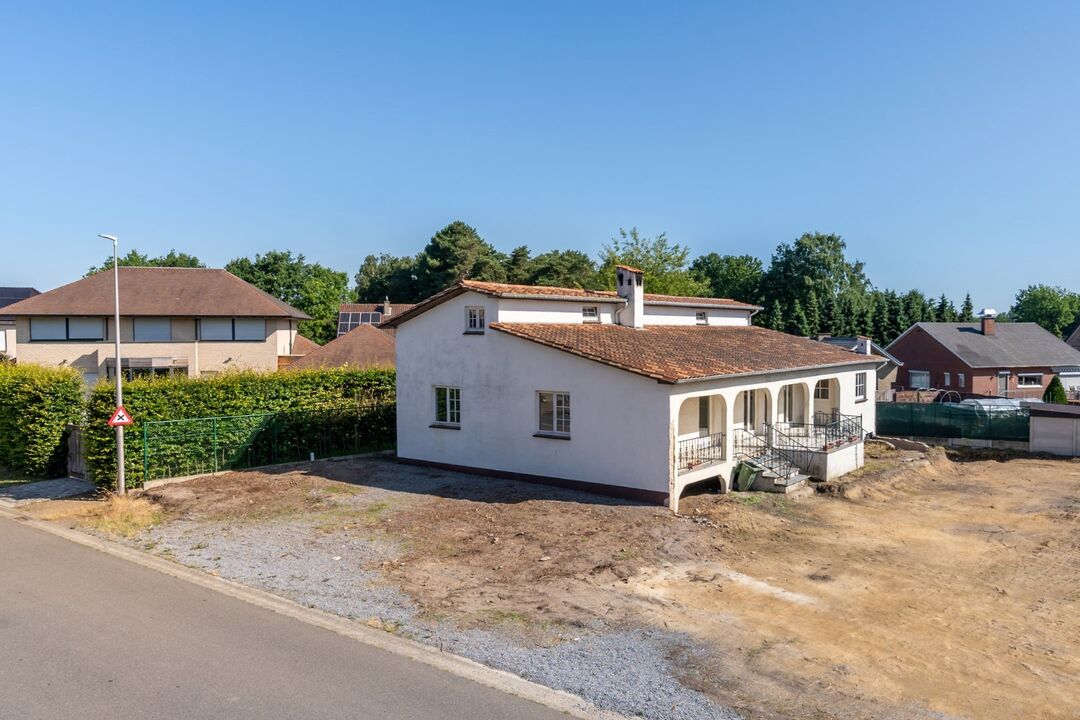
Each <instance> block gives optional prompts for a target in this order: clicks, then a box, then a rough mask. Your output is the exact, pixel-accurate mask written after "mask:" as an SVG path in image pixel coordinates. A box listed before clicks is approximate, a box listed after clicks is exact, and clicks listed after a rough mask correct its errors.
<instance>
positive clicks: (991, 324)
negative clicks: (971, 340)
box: [979, 308, 997, 337]
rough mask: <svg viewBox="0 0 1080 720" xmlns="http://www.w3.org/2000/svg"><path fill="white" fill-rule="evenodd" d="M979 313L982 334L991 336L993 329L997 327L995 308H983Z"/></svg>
mask: <svg viewBox="0 0 1080 720" xmlns="http://www.w3.org/2000/svg"><path fill="white" fill-rule="evenodd" d="M979 315H980V316H981V317H982V334H983V335H986V336H987V337H992V336H993V335H994V331H995V330H996V329H997V328H996V325H997V320H996V318H997V310H995V309H993V308H984V309H983V311H982V312H981V313H979Z"/></svg>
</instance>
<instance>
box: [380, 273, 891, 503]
mask: <svg viewBox="0 0 1080 720" xmlns="http://www.w3.org/2000/svg"><path fill="white" fill-rule="evenodd" d="M617 283H618V290H617V291H616V292H603V291H590V290H581V289H575V288H553V287H537V286H524V285H508V284H502V283H490V282H479V281H472V280H465V281H462V282H461V283H459V284H457V285H454V286H453V287H451V288H448V289H447V290H444V291H443V292H440V293H438V294H437V295H434V296H432V297H431V298H428V299H427V300H425V301H424V302H421V303H419V304H418V305H416V306H415V307H413V308H410V309H409V310H408V311H407V312H404V313H401V314H400V315H397V316H395V317H393V318H392V319H390V320H389V321H387V322H384V323H383V325H384V326H389V327H393V328H395V329H396V333H397V402H398V411H397V435H398V456H399V458H401V459H402V460H404V461H407V462H418V463H423V464H431V465H436V466H441V467H448V468H453V469H459V470H467V471H470V472H481V473H488V474H497V475H501V476H508V477H515V478H519V479H524V480H532V481H539V482H546V483H554V484H560V485H569V486H574V487H580V488H582V489H587V490H592V491H596V492H604V493H608V494H616V495H626V496H631V497H636V498H638V499H644V500H648V501H653V502H661V503H668V504H669V505H670V506H671V507H672V509H674V510H676V511H677V509H678V500H679V497H680V496H681V495H682V493H683V491H684V490H685V488H686V487H687V486H689V485H691V484H693V483H697V482H701V481H705V480H714V479H717V478H719V479H720V480H721V482H722V486H723V488H724V489H725V491H726V490H730V489H731V488H732V487H733V483H734V480H735V478H734V477H733V476H734V473H735V471H736V469H737V466H739V464H740V462H741V461H742V460H746V459H754V460H755V461H756V462H757V463H758V467H759V468H764V472H763V473H762V475H761V476H759V477H758V478H757V481H756V484H755V486H754V487H755V488H757V489H765V490H777V491H786V490H788V489H790V488H791V487H793V486H796V485H798V484H801V483H803V482H805V480H806V478H807V477H808V476H809V477H816V478H820V479H828V478H833V477H836V476H838V475H841V474H843V473H845V472H849V471H850V470H854V469H855V468H857V467H860V466H861V465H862V464H863V439H864V437H865V435H866V434H868V433H871V432H873V430H874V397H873V388H874V385H873V378H874V373H875V370H876V368H877V366H878V365H879V364H880V363H881V362H882V359H881V358H878V357H876V356H874V355H859V354H854V353H851V352H849V351H847V350H844V349H840V348H835V347H832V346H830V345H827V344H824V343H819V342H816V341H814V340H810V339H807V338H798V337H794V336H791V335H786V334H784V333H778V332H775V331H772V330H767V329H764V328H761V327H755V326H753V325H751V322H750V320H751V317H752V316H753V315H754V313H755V312H757V311H758V310H760V308H758V307H756V306H754V305H748V304H745V303H740V302H735V301H731V300H722V299H714V298H690V297H673V296H666V295H654V294H648V293H646V292H645V278H644V277H643V273H642V272H641V271H639V270H636V269H634V268H630V267H625V266H621V267H619V268H618V269H617ZM744 480H745V478H744Z"/></svg>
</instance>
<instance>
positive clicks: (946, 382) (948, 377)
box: [942, 372, 952, 387]
mask: <svg viewBox="0 0 1080 720" xmlns="http://www.w3.org/2000/svg"><path fill="white" fill-rule="evenodd" d="M942 385H943V386H944V387H952V373H949V372H947V373H945V375H944V376H943V378H942Z"/></svg>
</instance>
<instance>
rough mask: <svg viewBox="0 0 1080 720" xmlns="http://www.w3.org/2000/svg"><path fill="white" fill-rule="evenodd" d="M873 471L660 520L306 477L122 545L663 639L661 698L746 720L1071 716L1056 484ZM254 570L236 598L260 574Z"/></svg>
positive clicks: (977, 471)
mask: <svg viewBox="0 0 1080 720" xmlns="http://www.w3.org/2000/svg"><path fill="white" fill-rule="evenodd" d="M874 455H876V457H873V458H872V459H871V460H870V462H868V466H867V468H866V469H865V470H864V471H863V472H861V473H859V474H857V475H856V476H855V477H852V478H849V479H848V480H847V481H846V482H844V483H842V484H836V485H832V486H830V487H829V488H827V489H828V490H829V491H830V492H829V493H823V494H819V495H817V496H815V497H810V498H805V499H802V500H797V501H796V500H791V499H787V498H784V497H780V496H772V495H764V494H743V493H734V494H730V495H725V496H720V495H713V494H707V495H700V496H696V497H692V498H688V499H686V500H684V503H683V508H684V515H683V516H682V517H676V516H673V515H672V514H671V513H670V512H668V511H667V510H666V509H664V508H657V507H649V506H641V505H633V504H623V503H619V502H617V501H608V500H605V499H603V498H597V497H595V496H588V495H582V494H578V493H572V492H568V491H562V490H554V489H550V488H544V487H539V486H533V485H527V484H521V483H514V482H509V481H499V480H492V479H487V478H478V477H475V476H467V475H458V474H454V473H444V472H440V471H433V470H428V469H421V468H414V467H409V466H404V465H398V464H396V463H393V462H392V461H389V460H382V459H358V460H351V461H344V462H323V463H314V464H312V465H308V466H302V467H296V468H292V469H288V468H286V469H282V470H279V471H276V472H247V473H230V474H225V475H219V476H216V477H206V478H200V479H196V480H193V481H189V482H186V483H180V484H175V485H167V486H163V487H160V488H157V489H154V490H151V491H148V492H147V493H145V494H144V497H145V498H148V499H150V500H152V501H153V502H154V503H155V504H156V505H157V506H159V507H160V510H161V512H162V513H163V516H162V515H161V514H158V515H154V518H155V519H154V522H155V523H158V524H157V525H155V526H154V527H153V528H151V529H149V530H146V531H145V532H144V534H143V535H142V536H140V539H139V540H138V542H140V543H145V546H146V547H148V548H150V547H153V546H155V545H158V544H161V545H162V546H167V548H166V549H167V551H169V552H173V553H176V552H178V550H177V548H178V547H179V545H180V541H179V540H177V538H179V537H181V534H180V533H179V532H177V531H175V528H183V533H182V537H184V538H187V540H186V542H187V543H188V544H189V545H190V544H191V542H192V540H191V539H192V538H197V537H203V536H205V537H207V538H208V541H207V542H200V543H198V544H196V545H194V546H192V547H193V548H194V549H193V550H192V552H193V553H194V552H196V551H198V548H199V546H200V545H201V546H202V547H207V544H210V545H211V546H212V547H209V548H208V549H207V550H206V551H205V552H204V556H205V557H204V556H200V557H202V560H200V563H201V564H200V566H203V567H208V568H209V569H211V570H213V569H214V568H215V567H218V568H223V569H222V572H223V574H228V573H227V572H226V570H228V569H229V568H228V566H222V565H221V563H222V562H225V561H227V560H228V559H229V558H228V557H226V558H225V560H222V555H223V554H225V555H228V554H230V553H231V554H233V555H236V556H238V557H239V556H243V557H244V558H247V559H244V562H248V563H249V564H251V563H252V561H251V560H250V559H249V556H250V555H251V554H252V553H253V552H257V551H258V548H260V547H263V546H265V547H271V548H277V545H274V544H273V543H269V541H268V540H266V537H265V536H261V539H260V536H256V537H255V539H254V540H253V539H252V536H251V534H250V532H249V531H250V529H251V528H263V527H271V526H272V527H275V528H279V529H280V528H282V527H290V528H293V529H294V530H293V531H292V532H293V534H297V533H298V532H300V531H299V530H295V529H296V528H301V529H302V531H303V533H306V534H305V536H304V537H305V538H306V539H305V540H304V542H305V543H306V545H307V546H308V547H311V546H315V545H317V546H318V547H323V546H324V545H325V547H326V548H327V550H326V552H329V553H334V552H344V551H341V550H335V549H333V548H339V547H346V546H348V547H361V546H362V547H365V548H366V547H376V546H377V548H378V552H369V553H366V554H365V553H360V556H361V557H362V560H361V561H358V564H357V565H356V567H355V570H354V571H353V572H355V573H356V574H357V575H360V574H370V575H371V576H372V577H376V578H377V579H378V583H379V584H380V586H383V585H384V586H386V589H387V591H393V592H395V593H400V594H403V595H404V596H406V597H407V598H408V600H409V602H410V604H411V607H414V608H415V618H416V619H417V620H416V621H417V622H422V623H425V624H427V625H429V626H448V627H453V628H457V629H459V630H461V631H463V632H469V631H477V632H483V633H495V635H496V636H497V637H501V638H504V640H505V642H512V643H515V644H517V645H521V646H525V647H534V648H537V649H551V648H558V647H562V646H563V645H565V644H566V643H568V642H570V641H571V640H577V639H578V638H576V637H573V636H574V635H575V634H578V635H586V634H591V635H593V636H608V637H612V638H619V639H620V640H619V642H620V643H621V642H623V640H622V639H621V638H622V637H623V635H622V634H625V633H628V632H630V633H632V632H638V631H641V630H642V629H646V630H649V631H657V632H663V633H667V632H674V633H677V635H676V637H678V638H680V640H678V641H677V642H670V641H668V642H666V644H665V645H664V648H665V650H664V652H666V654H667V656H666V658H664V659H665V660H666V662H667V666H668V667H669V668H670V669H671V672H672V673H673V674H674V675H675V676H676V678H677V680H678V682H679V683H681V685H682V686H683V687H684V688H689V689H692V690H695V691H698V692H699V693H701V694H702V695H703V696H705V697H707V698H709V699H711V700H712V701H714V702H715V703H717V704H718V705H719V706H722V707H727V708H734V709H736V710H737V711H738V712H739V713H740V714H742V715H743V716H744V717H748V718H898V719H903V718H924V717H940V718H1006V717H1023V718H1076V717H1078V716H1080V463H1076V462H1067V461H1057V460H1043V459H1007V460H1005V461H999V460H995V459H973V458H971V457H963V458H960V457H957V458H953V459H950V458H948V457H946V456H945V455H944V454H943V453H942V452H941V451H934V452H932V453H931V455H930V457H929V458H921V459H919V458H916V457H914V456H913V455H911V454H903V455H901V454H896V453H889V452H877V453H874ZM42 511H43V512H44V511H46V510H45V509H44V508H43V509H42ZM53 517H57V515H56V513H54V514H53ZM162 517H163V518H164V519H162ZM170 527H171V528H173V529H172V530H170ZM200 533H201V535H200ZM245 533H247V534H245ZM211 536H212V539H209V538H211ZM240 537H243V538H244V540H243V542H242V543H241V542H240V541H239V540H236V541H230V540H229V538H240ZM275 537H277V536H275ZM230 542H232V544H231V545H230ZM274 542H278V540H275V541H274ZM268 543H269V544H268ZM253 548H254V550H253ZM160 549H161V548H160V547H159V550H160ZM283 552H284V551H283ZM289 552H292V551H288V552H285V554H289ZM209 553H213V555H212V556H210V555H209ZM265 554H266V557H265V558H263V559H260V560H259V570H258V572H259V577H262V573H264V572H266V573H270V574H276V573H279V572H281V571H280V569H278V570H275V569H274V564H275V562H278V561H277V560H275V558H276V557H277V554H279V551H278V550H276V549H274V550H273V551H267V552H266V553H265ZM304 557H305V558H308V556H304ZM179 559H181V560H182V561H184V558H183V557H181V558H179ZM333 560H335V561H339V560H341V557H340V556H338V555H335V556H334V557H333ZM211 561H212V562H211ZM282 562H283V561H282ZM303 562H304V563H309V564H310V562H311V561H310V559H305V560H304V561H303ZM328 562H329V561H328ZM215 563H217V565H215ZM329 565H330V567H333V563H329ZM264 566H267V567H269V569H264ZM290 572H292V573H293V574H294V575H295V574H296V573H298V572H300V571H298V570H295V569H291V570H290ZM320 572H321V570H320ZM330 572H332V571H327V573H326V574H329V573H330ZM329 580H330V579H329V578H324V579H323V580H322V582H328V581H329ZM365 587H367V586H361V585H357V586H355V588H353V589H350V588H344V589H342V590H341V591H340V592H343V593H349V592H354V593H363V592H368V590H365V589H364V588H365ZM364 612H372V611H371V610H370V609H368V608H365V610H364ZM395 622H397V621H395ZM404 622H411V621H410V620H408V619H406V620H404ZM627 637H630V638H631V639H629V640H626V641H625V642H628V643H633V642H636V641H635V640H633V638H632V637H631V636H627ZM665 637H667V636H666V635H665ZM633 677H634V676H633V674H631V675H630V677H629V679H626V680H623V681H622V682H625V683H632V682H633ZM673 682H674V681H673ZM616 709H620V710H623V711H625V709H626V708H625V707H616ZM700 713H701V711H700V710H687V711H686V714H683V715H679V717H701V716H703V715H701V714H700ZM646 714H648V715H649V716H650V717H662V716H664V715H663V712H662V711H658V710H656V709H653V710H652V711H650V712H649V713H646ZM672 716H675V713H672Z"/></svg>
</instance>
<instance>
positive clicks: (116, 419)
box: [109, 405, 135, 427]
mask: <svg viewBox="0 0 1080 720" xmlns="http://www.w3.org/2000/svg"><path fill="white" fill-rule="evenodd" d="M133 422H135V421H134V420H132V419H131V415H130V414H128V411H127V410H125V409H124V406H123V405H121V406H120V407H118V408H116V412H114V413H113V414H112V417H110V418H109V424H110V425H112V426H113V427H116V426H118V425H130V424H131V423H133Z"/></svg>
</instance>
